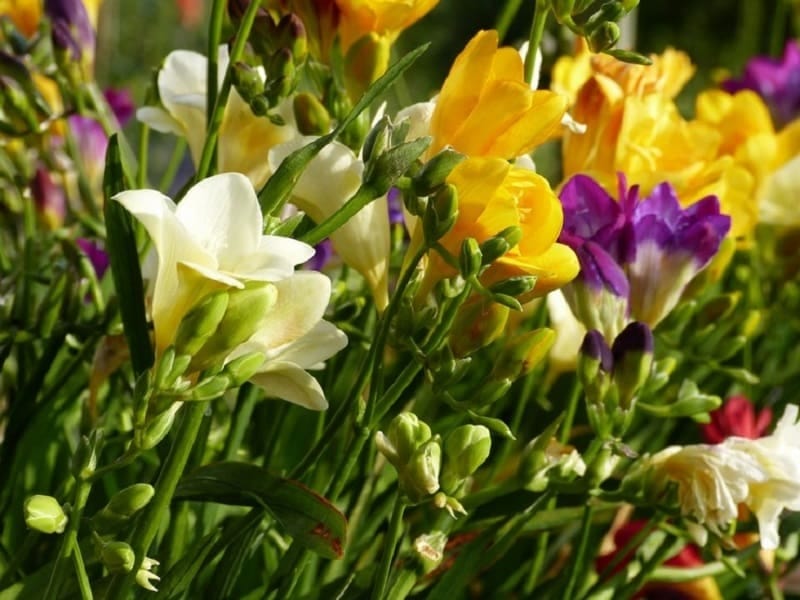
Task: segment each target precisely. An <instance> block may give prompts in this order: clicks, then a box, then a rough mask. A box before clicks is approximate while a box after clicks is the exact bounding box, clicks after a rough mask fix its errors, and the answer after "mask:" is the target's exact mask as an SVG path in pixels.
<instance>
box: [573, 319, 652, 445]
mask: <svg viewBox="0 0 800 600" xmlns="http://www.w3.org/2000/svg"><path fill="white" fill-rule="evenodd" d="M652 367H653V334H652V332H651V331H650V328H649V327H648V326H647V325H645V324H644V323H640V322H638V321H634V322H633V323H630V324H629V325H628V326H627V327H625V329H623V330H622V332H621V333H620V334H619V335H618V336H617V337H616V338H615V339H614V342H613V344H612V346H611V348H609V347H608V343H607V342H606V340H605V338H604V337H603V336H602V334H601V333H600V332H599V331H596V330H592V331H589V332H588V333H587V334H586V337H585V338H584V339H583V344H582V345H581V350H580V355H579V358H578V376H579V377H580V379H581V383H582V384H583V387H584V390H585V392H586V412H587V414H588V417H589V423H590V424H591V426H592V429H594V431H595V432H596V433H597V434H598V435H600V436H601V437H604V438H611V437H617V436H620V435H622V434H623V433H624V432H625V430H626V429H627V428H628V425H629V424H630V422H631V418H632V416H633V409H634V407H635V405H636V400H637V397H638V394H639V392H640V390H641V389H642V388H643V386H644V385H645V383H646V382H647V380H648V378H649V377H650V373H651V371H652Z"/></svg>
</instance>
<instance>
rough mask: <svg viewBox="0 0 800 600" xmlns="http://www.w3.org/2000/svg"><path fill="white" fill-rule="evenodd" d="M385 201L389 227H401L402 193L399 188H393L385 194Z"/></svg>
mask: <svg viewBox="0 0 800 600" xmlns="http://www.w3.org/2000/svg"><path fill="white" fill-rule="evenodd" d="M386 201H387V204H388V205H389V223H390V224H391V225H402V224H403V223H404V221H405V220H404V219H403V193H402V192H401V191H400V189H399V188H396V187H393V188H391V189H390V190H389V193H388V194H386Z"/></svg>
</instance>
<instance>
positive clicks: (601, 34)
mask: <svg viewBox="0 0 800 600" xmlns="http://www.w3.org/2000/svg"><path fill="white" fill-rule="evenodd" d="M619 36H620V30H619V25H617V24H616V23H611V22H608V21H606V22H604V23H601V24H600V25H599V26H598V27H597V29H595V30H594V31H593V32H592V33H591V34H590V35H589V37H588V38H587V41H588V42H589V49H590V50H591V51H592V52H602V51H604V50H608V49H610V48H612V47H613V46H614V44H616V43H617V40H618V39H619Z"/></svg>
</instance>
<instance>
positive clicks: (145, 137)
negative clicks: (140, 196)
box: [136, 125, 150, 188]
mask: <svg viewBox="0 0 800 600" xmlns="http://www.w3.org/2000/svg"><path fill="white" fill-rule="evenodd" d="M149 145H150V128H149V127H148V126H147V125H142V138H141V139H140V140H139V171H138V173H137V175H138V176H137V178H136V185H138V186H139V187H140V188H144V187H147V152H148V148H149Z"/></svg>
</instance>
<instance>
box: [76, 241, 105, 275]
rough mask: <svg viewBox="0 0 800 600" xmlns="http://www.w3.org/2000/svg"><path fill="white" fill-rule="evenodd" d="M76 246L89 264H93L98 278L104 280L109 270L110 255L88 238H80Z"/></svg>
mask: <svg viewBox="0 0 800 600" xmlns="http://www.w3.org/2000/svg"><path fill="white" fill-rule="evenodd" d="M75 244H76V245H77V246H78V248H80V249H81V252H83V253H84V254H85V255H86V257H87V258H88V259H89V262H91V263H92V267H93V268H94V272H95V274H96V275H97V278H98V279H102V278H103V275H105V273H106V271H107V270H108V253H107V252H106V251H105V250H103V248H101V247H100V246H99V245H98V244H97V243H96V242H94V241H92V240H90V239H88V238H78V239H77V240H75Z"/></svg>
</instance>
